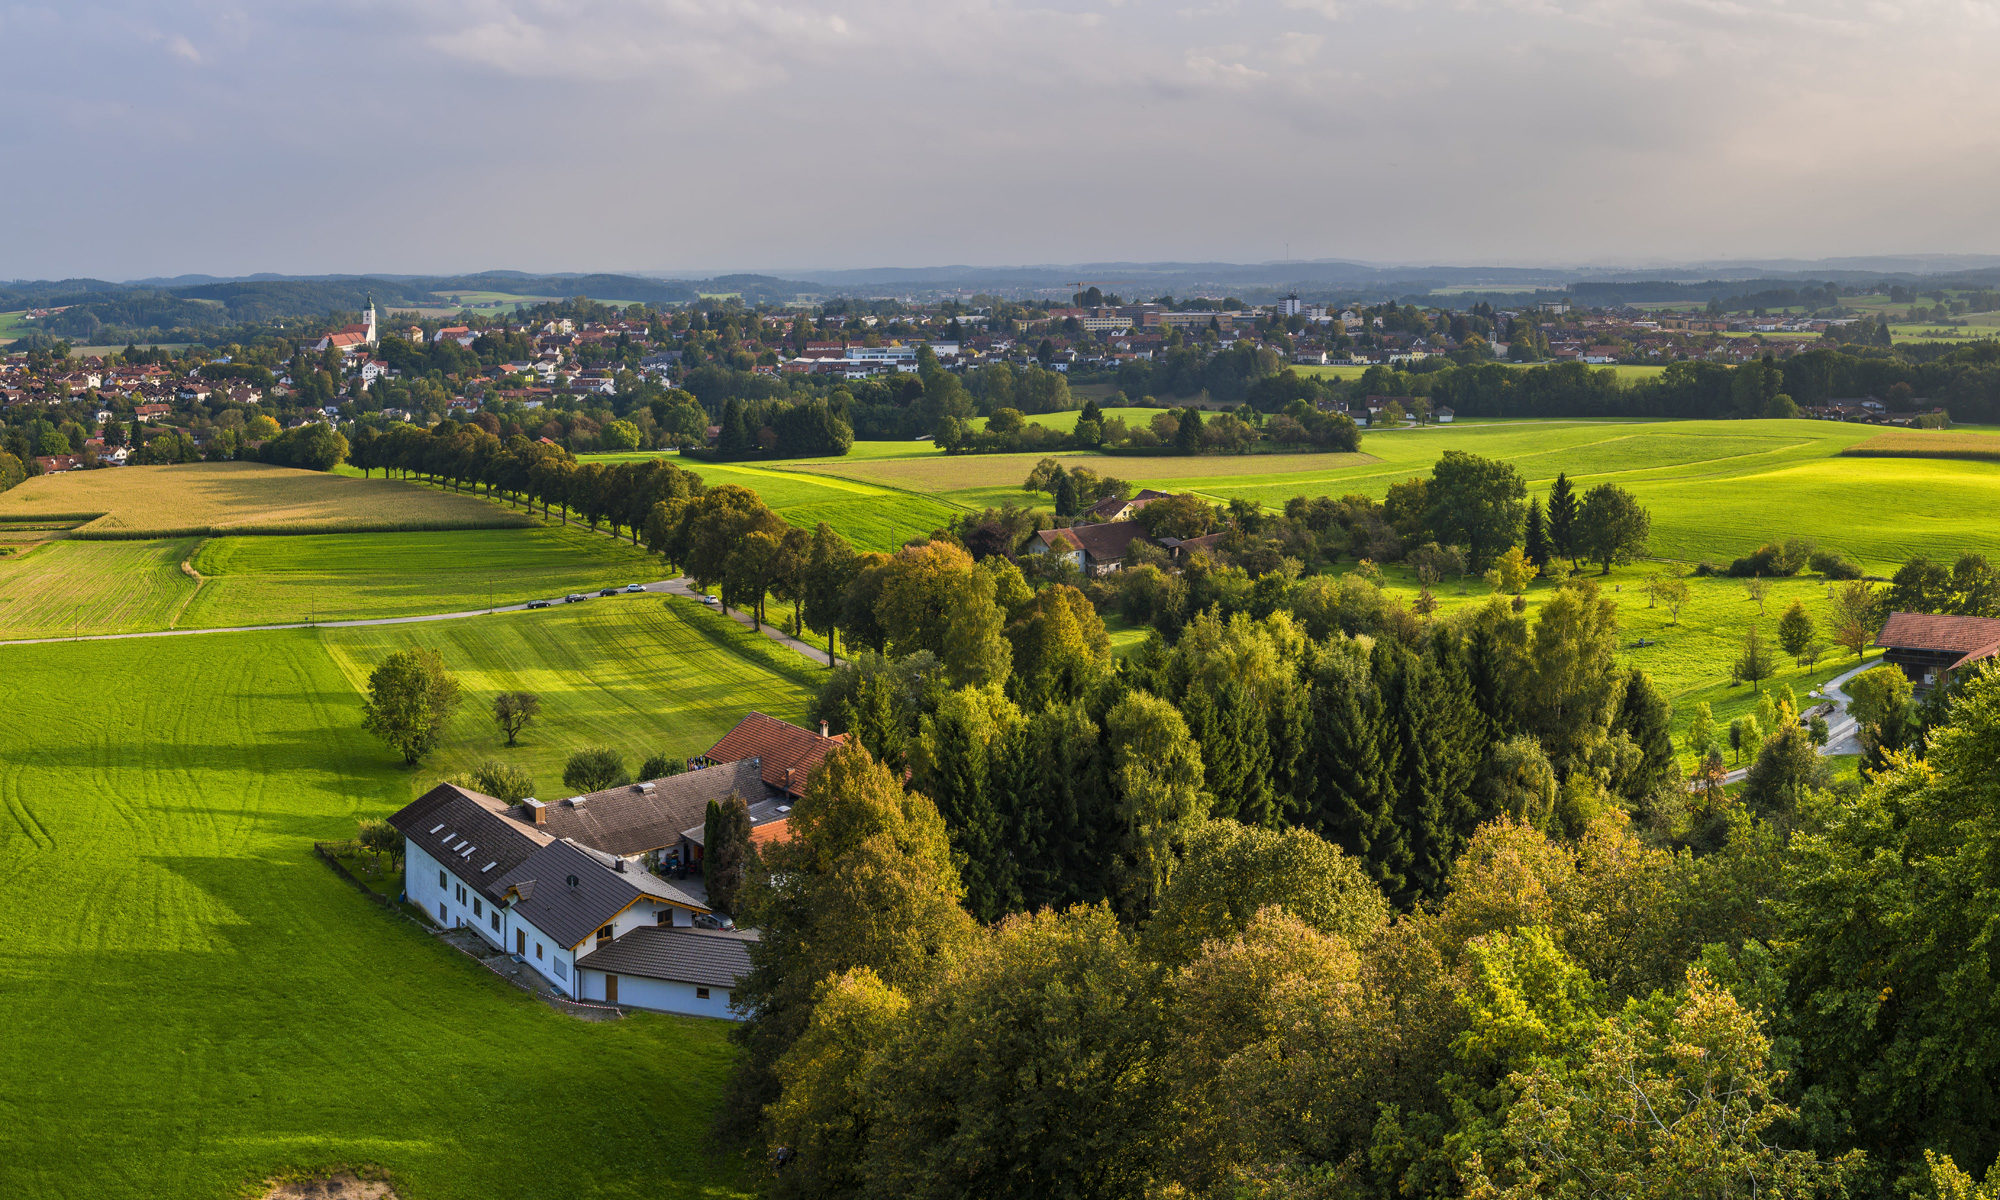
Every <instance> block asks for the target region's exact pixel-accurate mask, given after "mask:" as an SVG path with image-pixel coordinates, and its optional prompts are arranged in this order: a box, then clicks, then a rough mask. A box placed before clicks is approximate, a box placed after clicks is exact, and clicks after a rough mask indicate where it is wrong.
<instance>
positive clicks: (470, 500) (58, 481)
mask: <svg viewBox="0 0 2000 1200" xmlns="http://www.w3.org/2000/svg"><path fill="white" fill-rule="evenodd" d="M58 518H60V519H62V520H64V521H78V522H80V523H79V524H77V525H76V527H75V528H74V529H73V530H72V531H71V532H70V535H69V536H71V537H73V538H80V539H85V540H92V539H118V538H159V537H194V536H203V535H215V534H221V533H360V532H370V531H400V530H424V529H499V528H507V527H510V526H520V525H526V524H528V523H529V520H528V518H527V517H525V516H523V515H521V514H519V513H514V512H509V511H507V510H506V509H504V508H501V507H500V506H498V505H496V504H492V503H489V502H488V501H485V500H481V499H479V498H477V497H474V496H469V495H458V494H455V493H452V492H444V491H439V490H437V489H435V488H425V487H419V486H417V485H416V484H412V483H404V482H401V481H399V480H392V479H355V478H353V477H351V476H347V475H338V474H334V473H331V472H320V471H298V470H293V469H292V468H290V467H272V466H265V465H264V464H262V463H188V464H185V465H182V466H173V467H118V468H115V469H109V470H102V471H73V472H68V473H65V474H61V475H41V476H37V477H36V478H34V479H30V480H28V481H27V482H26V483H23V484H21V485H20V486H19V487H16V488H13V489H12V490H10V491H7V492H5V493H0V524H9V525H15V524H20V523H23V522H28V521H53V520H56V519H58Z"/></svg>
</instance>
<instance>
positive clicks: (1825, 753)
mask: <svg viewBox="0 0 2000 1200" xmlns="http://www.w3.org/2000/svg"><path fill="white" fill-rule="evenodd" d="M1881 665H1882V664H1880V663H1872V662H1864V663H1862V664H1861V665H1860V666H1858V667H1855V668H1854V669H1853V670H1850V671H1846V672H1844V673H1842V674H1840V675H1837V676H1835V677H1834V678H1832V679H1829V680H1827V681H1826V682H1825V683H1823V684H1821V685H1820V686H1819V689H1818V690H1817V691H1814V692H1813V693H1812V695H1815V696H1819V697H1821V698H1822V699H1824V700H1828V701H1831V702H1832V704H1833V712H1832V713H1831V714H1830V715H1829V716H1828V717H1827V719H1826V745H1824V746H1821V747H1820V748H1819V753H1820V756H1821V757H1823V758H1831V757H1833V756H1835V755H1839V754H1859V753H1861V738H1860V731H1861V730H1860V724H1861V723H1860V722H1858V721H1856V720H1855V719H1854V718H1853V717H1851V716H1849V715H1848V713H1847V702H1848V699H1849V697H1848V695H1847V692H1846V690H1845V689H1846V685H1847V681H1848V680H1850V679H1852V678H1854V677H1855V676H1856V675H1859V674H1861V673H1862V672H1863V671H1867V670H1871V669H1873V668H1875V667H1878V666H1881ZM1749 777H1750V768H1749V767H1738V768H1736V769H1735V770H1734V771H1731V772H1730V773H1729V774H1727V775H1724V776H1723V777H1722V782H1723V783H1724V784H1731V783H1741V782H1743V781H1744V780H1745V779H1748V778H1749Z"/></svg>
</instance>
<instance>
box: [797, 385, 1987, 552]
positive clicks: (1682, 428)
mask: <svg viewBox="0 0 2000 1200" xmlns="http://www.w3.org/2000/svg"><path fill="white" fill-rule="evenodd" d="M1878 432H1879V431H1877V430H1874V429H1871V428H1869V427H1867V426H1856V425H1843V424H1839V423H1834V422H1824V421H1674V422H1601V421H1518V422H1496V423H1482V424H1468V425H1464V426H1456V425H1455V426H1448V427H1442V426H1432V427H1429V428H1424V429H1395V430H1376V431H1371V432H1369V433H1367V434H1365V435H1364V436H1363V438H1362V449H1363V451H1364V452H1365V453H1363V454H1361V455H1358V456H1350V455H1332V454H1302V455H1245V456H1204V457H1200V458H1135V457H1114V456H1109V455H1087V454H1085V455H1073V456H1070V457H1072V458H1073V459H1076V460H1078V461H1085V460H1087V465H1089V466H1091V467H1092V468H1093V469H1095V470H1097V471H1099V472H1101V473H1105V474H1110V475H1116V476H1118V477H1119V478H1122V479H1127V480H1129V481H1131V482H1132V483H1134V484H1135V485H1139V486H1144V487H1157V488H1163V489H1169V490H1190V491H1195V492H1198V493H1200V494H1201V495H1204V496H1207V497H1209V498H1211V499H1214V500H1218V501H1222V500H1229V499H1233V498H1237V497H1242V498H1244V499H1248V500H1254V501H1256V502H1258V503H1260V504H1264V505H1266V506H1269V507H1273V508H1275V507H1279V506H1282V505H1283V504H1284V502H1285V501H1286V500H1287V499H1289V498H1290V497H1292V496H1300V495H1304V496H1318V495H1332V496H1338V495H1343V494H1346V493H1351V492H1359V493H1364V494H1367V495H1371V496H1375V497H1377V498H1378V499H1379V498H1380V497H1382V496H1383V495H1385V494H1386V493H1387V491H1388V488H1389V486H1390V485H1391V484H1392V483H1395V482H1397V481H1399V480H1402V479H1407V478H1409V477H1411V476H1420V475H1426V474H1428V473H1429V472H1430V469H1431V466H1432V464H1433V463H1435V462H1436V461H1437V459H1438V457H1439V456H1440V455H1442V453H1443V452H1444V451H1445V450H1448V449H1458V450H1465V451H1469V452H1472V453H1476V454H1483V455H1487V456H1490V457H1494V458H1501V459H1505V460H1507V461H1509V462H1512V463H1514V464H1515V465H1516V466H1517V467H1518V468H1519V469H1520V471H1521V473H1522V475H1523V476H1524V477H1525V478H1526V479H1527V480H1528V482H1529V487H1530V491H1531V492H1532V493H1534V494H1544V493H1546V491H1547V488H1548V485H1549V484H1550V483H1551V482H1552V481H1553V480H1554V479H1555V476H1556V474H1557V472H1566V473H1567V474H1568V475H1569V476H1570V478H1571V479H1572V480H1573V481H1575V482H1576V483H1577V484H1578V486H1579V487H1580V488H1588V487H1589V486H1591V485H1592V484H1595V483H1598V482H1601V481H1611V482H1616V483H1618V484H1620V485H1621V486H1624V487H1626V488H1629V489H1630V490H1632V491H1633V492H1634V493H1635V494H1637V495H1638V497H1639V498H1640V500H1641V501H1643V502H1644V503H1646V504H1647V505H1648V506H1649V507H1650V508H1651V509H1652V513H1653V539H1652V550H1653V553H1654V554H1656V555H1659V556H1663V557H1670V558H1678V559H1683V560H1688V561H1695V560H1699V559H1703V558H1714V559H1722V560H1727V559H1729V558H1734V557H1736V556H1739V555H1742V554H1747V553H1748V552H1750V551H1751V550H1753V549H1755V548H1756V547H1757V546H1758V545H1759V544H1761V543H1762V542H1765V541H1768V540H1770V539H1771V538H1773V537H1779V536H1784V535H1788V534H1796V535H1800V536H1804V537H1809V538H1812V539H1814V540H1816V541H1818V542H1819V543H1820V544H1822V545H1825V546H1828V547H1832V548H1835V549H1838V550H1841V551H1843V552H1844V553H1846V554H1848V555H1849V556H1850V557H1853V558H1855V559H1857V560H1859V561H1861V562H1863V563H1864V564H1866V565H1868V566H1870V567H1871V568H1874V569H1877V570H1888V569H1893V568H1894V567H1895V566H1897V565H1899V564H1901V563H1902V562H1904V561H1906V560H1907V559H1908V558H1910V557H1911V556H1913V555H1916V554H1928V555H1932V556H1934V557H1944V558H1955V557H1957V555H1958V554H1959V553H1961V552H1963V551H1965V550H1977V551H1979V552H1981V553H1984V554H1987V555H1989V556H2000V522H1995V521H1993V520H1992V519H1991V517H1990V514H1991V513H1993V512H1996V511H2000V466H1996V465H1994V464H1990V463H1983V462H1964V461H1950V460H1935V459H1910V458H1856V457H1846V456H1843V455H1842V451H1844V450H1846V449H1847V448H1849V447H1850V446H1853V445H1855V444H1857V443H1859V442H1863V441H1865V440H1867V439H1868V438H1870V437H1873V436H1875V435H1876V434H1877V433H1878ZM1037 457H1038V456H1036V455H1004V454H1001V455H978V456H968V457H965V458H959V459H953V458H947V457H945V456H943V455H931V456H916V455H899V456H896V457H894V458H857V459H840V460H832V461H829V462H824V463H800V464H794V467H795V469H796V470H798V471H801V472H826V473H829V474H833V475H837V476H840V477H842V478H846V479H852V480H857V481H863V482H867V483H870V484H874V485H877V486H881V487H885V488H898V489H905V490H908V491H912V492H917V493H921V494H924V495H927V496H931V497H934V498H936V499H938V500H940V501H944V502H947V503H953V504H962V505H967V506H973V507H977V506H981V505H984V504H991V503H998V502H999V501H1000V500H1002V499H1008V498H1011V499H1014V500H1016V501H1017V502H1025V501H1028V500H1033V499H1037V498H1036V497H1033V496H1030V495H1029V494H1027V493H1025V492H1022V491H1021V490H1020V483H1021V480H1022V479H1024V478H1026V477H1027V473H1028V470H1029V468H1030V467H1032V466H1033V465H1034V460H1035V459H1036V458H1037ZM1042 499H1045V498H1042Z"/></svg>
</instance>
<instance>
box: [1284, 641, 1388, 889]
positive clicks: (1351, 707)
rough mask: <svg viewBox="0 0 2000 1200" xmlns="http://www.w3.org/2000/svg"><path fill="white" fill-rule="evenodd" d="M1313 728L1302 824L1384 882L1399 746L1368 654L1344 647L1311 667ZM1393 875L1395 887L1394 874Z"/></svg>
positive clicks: (1385, 881) (1386, 876)
mask: <svg viewBox="0 0 2000 1200" xmlns="http://www.w3.org/2000/svg"><path fill="white" fill-rule="evenodd" d="M1311 732H1312V743H1311V747H1310V756H1311V759H1312V770H1313V794H1312V807H1311V809H1310V810H1309V811H1308V812H1307V813H1306V817H1305V824H1306V825H1307V826H1308V827H1309V828H1311V829H1312V830H1313V831H1314V832H1316V833H1318V834H1320V836H1322V837H1324V838H1326V839H1327V840H1328V841H1331V842H1333V843H1335V844H1337V845H1338V846H1340V847H1341V848H1342V849H1343V850H1346V851H1347V852H1348V853H1349V854H1352V855H1354V856H1355V857H1356V858H1359V859H1361V860H1362V862H1363V863H1364V864H1365V865H1366V868H1367V871H1368V874H1369V877H1370V878H1372V879H1374V880H1375V881H1376V882H1377V883H1383V884H1388V883H1390V882H1391V880H1390V876H1391V875H1392V874H1393V873H1394V872H1393V868H1392V867H1391V866H1389V864H1390V862H1391V861H1392V860H1393V859H1394V858H1395V857H1396V856H1397V853H1398V844H1399V840H1400V839H1399V837H1398V832H1397V828H1396V814H1395V804H1396V791H1395V779H1396V771H1397V766H1398V762H1399V759H1400V747H1399V745H1398V743H1397V739H1396V738H1395V736H1394V733H1393V730H1391V729H1389V727H1388V714H1387V713H1386V712H1385V711H1384V705H1383V700H1382V695H1381V693H1380V691H1378V690H1377V688H1376V686H1375V678H1374V673H1373V671H1372V670H1371V669H1370V666H1369V662H1368V660H1367V659H1366V658H1363V657H1361V656H1360V655H1358V654H1355V653H1351V652H1347V651H1344V650H1343V651H1338V652H1335V653H1330V654H1326V655H1324V656H1323V657H1322V658H1321V659H1320V661H1319V663H1318V664H1317V665H1316V666H1315V667H1314V670H1313V686H1312V727H1311ZM1393 883H1394V884H1395V889H1396V890H1400V888H1401V883H1402V880H1401V877H1400V875H1397V876H1396V877H1395V878H1394V880H1393Z"/></svg>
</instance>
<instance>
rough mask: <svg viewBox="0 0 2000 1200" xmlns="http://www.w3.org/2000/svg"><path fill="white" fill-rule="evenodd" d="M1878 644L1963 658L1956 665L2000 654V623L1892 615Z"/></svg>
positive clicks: (1945, 616) (1984, 619) (1930, 615)
mask: <svg viewBox="0 0 2000 1200" xmlns="http://www.w3.org/2000/svg"><path fill="white" fill-rule="evenodd" d="M1875 644H1876V645H1877V646H1882V647H1885V648H1887V649H1891V650H1929V651H1931V652H1933V653H1939V654H1957V655H1960V656H1961V657H1960V658H1959V660H1958V661H1957V662H1955V663H1953V664H1952V666H1953V667H1962V666H1964V665H1965V664H1966V663H1969V662H1977V661H1978V660H1980V659H1982V658H1990V657H1993V656H1994V655H1996V654H2000V620H1995V619H1994V618H1992V617H1961V616H1956V615H1953V614H1951V613H1907V612H1899V613H1890V614H1889V619H1888V620H1887V621H1884V622H1883V623H1882V632H1881V633H1879V634H1877V635H1876V636H1875Z"/></svg>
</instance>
